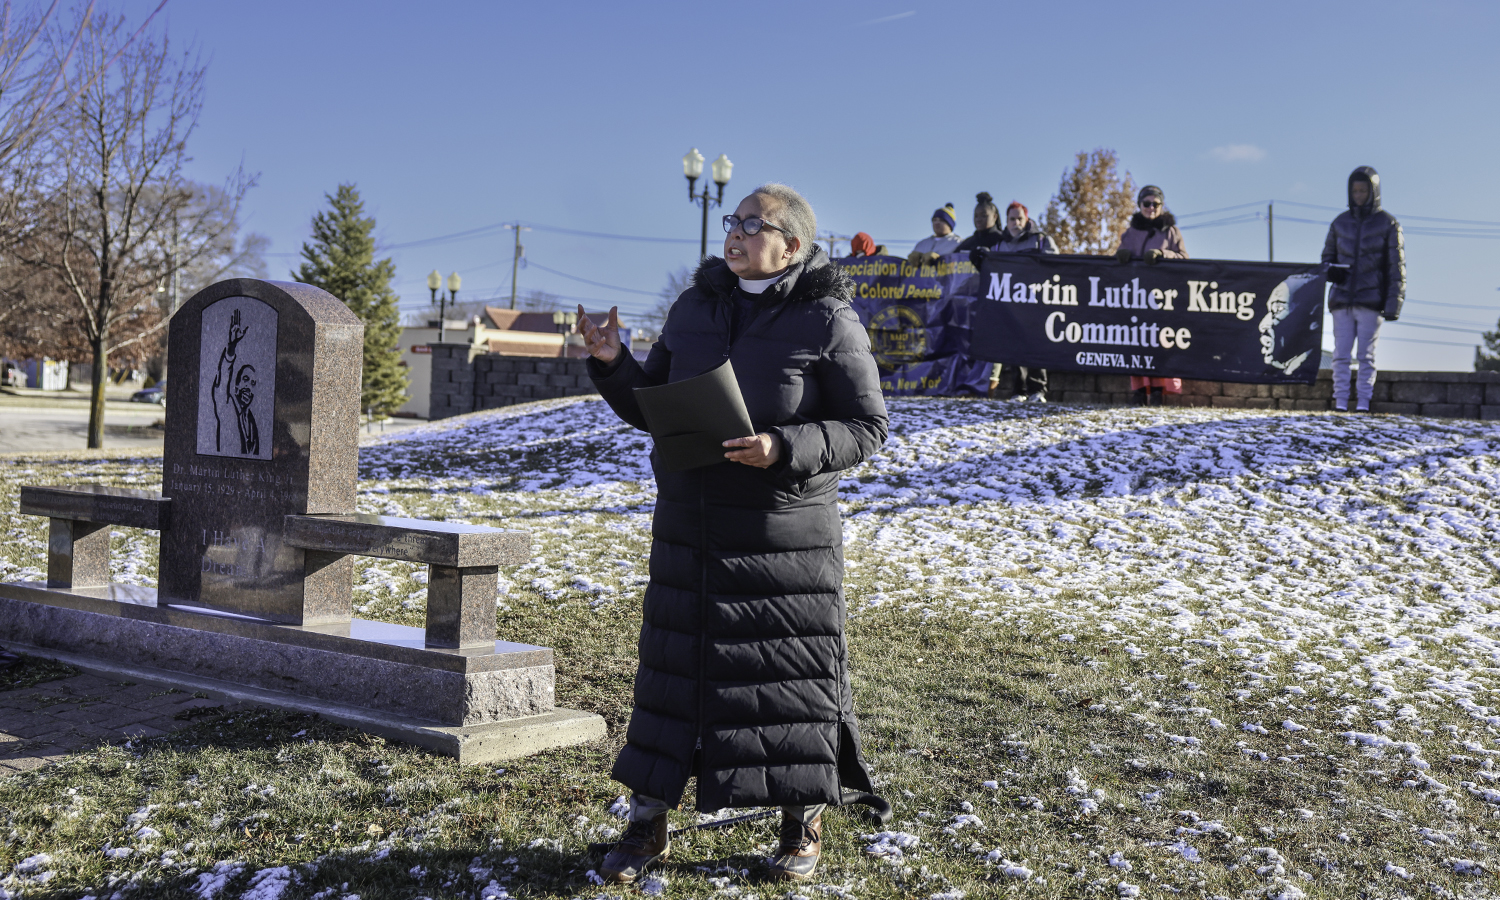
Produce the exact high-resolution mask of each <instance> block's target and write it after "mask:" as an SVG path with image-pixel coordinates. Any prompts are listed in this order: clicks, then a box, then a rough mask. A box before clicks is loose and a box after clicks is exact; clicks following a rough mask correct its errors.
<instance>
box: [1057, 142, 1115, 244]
mask: <svg viewBox="0 0 1500 900" xmlns="http://www.w3.org/2000/svg"><path fill="white" fill-rule="evenodd" d="M1118 172H1119V159H1118V157H1116V156H1115V151H1113V150H1109V149H1106V148H1104V147H1101V148H1099V149H1097V150H1095V151H1093V152H1092V153H1089V152H1087V151H1080V152H1079V153H1078V156H1077V157H1076V158H1075V159H1074V162H1073V167H1072V168H1071V169H1069V170H1067V171H1065V172H1063V176H1062V182H1061V183H1060V184H1059V185H1058V186H1057V193H1056V194H1054V195H1053V197H1052V199H1051V200H1049V201H1047V211H1046V212H1045V213H1043V214H1042V219H1041V223H1040V224H1041V226H1042V230H1043V231H1045V232H1047V233H1048V234H1050V235H1052V239H1053V240H1055V241H1057V249H1059V250H1061V251H1062V252H1063V253H1093V254H1105V253H1108V252H1110V251H1111V250H1113V249H1114V248H1115V246H1116V245H1117V244H1119V242H1120V235H1121V234H1122V233H1124V231H1125V229H1126V228H1127V227H1129V225H1130V214H1131V213H1132V212H1134V211H1135V182H1134V181H1133V180H1132V179H1131V177H1130V173H1129V172H1126V173H1125V176H1124V177H1123V178H1121V177H1119V174H1118Z"/></svg>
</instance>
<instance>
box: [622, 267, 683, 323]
mask: <svg viewBox="0 0 1500 900" xmlns="http://www.w3.org/2000/svg"><path fill="white" fill-rule="evenodd" d="M692 283H693V273H692V272H691V271H689V270H688V267H687V266H682V267H680V268H679V269H678V270H677V271H675V272H668V273H667V283H666V286H665V287H663V288H662V289H661V291H660V292H659V296H660V297H661V299H660V300H657V301H656V305H655V306H653V307H651V309H650V311H649V312H646V313H643V314H641V315H640V316H638V317H636V318H635V321H636V322H637V323H638V324H637V325H636V330H638V331H639V332H640V333H641V334H642V335H643V336H644V335H647V334H649V335H650V336H652V337H655V336H656V335H659V334H661V330H662V327H663V326H665V325H666V324H667V312H668V311H669V310H671V308H672V304H673V303H676V302H677V298H678V297H681V296H682V292H683V291H685V290H687V289H688V287H689V286H690V285H691V284H692ZM632 340H634V338H633V337H632Z"/></svg>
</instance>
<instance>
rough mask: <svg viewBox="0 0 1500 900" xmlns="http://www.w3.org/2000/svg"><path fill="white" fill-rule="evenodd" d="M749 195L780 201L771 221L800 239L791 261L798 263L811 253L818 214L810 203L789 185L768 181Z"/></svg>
mask: <svg viewBox="0 0 1500 900" xmlns="http://www.w3.org/2000/svg"><path fill="white" fill-rule="evenodd" d="M750 194H751V196H754V195H756V194H761V195H763V196H766V197H771V198H773V199H775V200H777V201H780V203H781V209H779V210H777V212H776V218H777V220H778V221H776V222H772V223H771V224H773V225H779V226H781V227H782V228H785V229H786V230H787V231H789V232H791V233H792V237H795V238H796V239H797V240H799V241H801V242H802V244H801V246H800V247H798V248H797V252H796V254H795V255H794V256H793V257H792V262H793V263H794V264H795V263H799V262H802V261H803V260H805V259H807V257H808V256H810V255H811V254H812V250H813V241H814V240H815V239H816V238H817V236H818V216H817V213H814V212H813V208H812V204H810V203H808V202H807V199H806V198H805V197H803V196H802V195H801V194H799V193H797V192H796V190H794V189H793V188H792V187H791V186H790V185H785V184H780V183H778V182H775V181H768V182H766V183H765V184H763V185H761V186H760V187H758V188H756V189H755V190H753V191H751V192H750Z"/></svg>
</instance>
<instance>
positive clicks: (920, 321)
mask: <svg viewBox="0 0 1500 900" xmlns="http://www.w3.org/2000/svg"><path fill="white" fill-rule="evenodd" d="M834 262H835V264H836V265H838V266H840V267H841V268H843V270H844V273H845V274H847V275H848V276H849V277H850V279H851V280H853V282H854V289H855V291H854V301H853V306H854V311H855V313H856V314H858V315H859V320H860V322H861V323H862V324H863V325H864V326H865V328H866V330H867V331H868V332H869V335H870V351H871V352H872V353H873V354H874V355H875V362H876V364H877V365H878V366H879V368H880V386H881V389H882V390H883V391H884V392H885V393H887V394H929V395H947V394H959V393H965V392H968V393H976V394H983V393H984V392H985V391H986V390H987V389H988V387H989V378H990V369H991V368H992V366H991V364H990V363H988V362H984V361H982V360H976V359H974V358H973V357H972V356H971V355H970V354H969V303H970V302H971V297H970V296H968V295H966V294H965V293H964V292H963V290H962V288H963V286H964V285H965V284H968V283H970V282H975V283H977V281H976V278H977V273H976V270H975V269H974V267H973V266H972V265H970V263H969V259H968V256H967V255H955V256H946V257H943V258H942V259H940V260H938V261H937V262H936V263H922V264H920V265H913V264H911V263H909V262H907V261H906V260H904V259H901V258H900V257H896V256H862V257H857V258H854V257H850V258H845V259H840V260H835V261H834ZM970 293H971V294H972V291H970Z"/></svg>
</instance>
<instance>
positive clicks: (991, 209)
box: [953, 191, 1001, 253]
mask: <svg viewBox="0 0 1500 900" xmlns="http://www.w3.org/2000/svg"><path fill="white" fill-rule="evenodd" d="M1000 234H1001V232H1000V207H998V206H996V205H995V198H994V197H991V196H990V194H989V192H988V191H980V192H979V193H977V194H975V195H974V233H973V234H971V235H969V236H968V237H966V238H964V239H963V242H962V243H960V244H959V245H958V249H957V250H954V251H953V252H954V253H968V252H970V251H972V250H976V249H981V248H982V249H985V250H993V249H994V248H995V245H996V244H998V243H1000Z"/></svg>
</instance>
